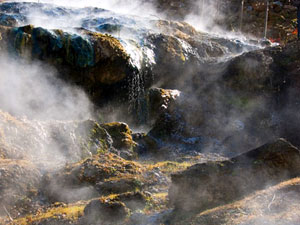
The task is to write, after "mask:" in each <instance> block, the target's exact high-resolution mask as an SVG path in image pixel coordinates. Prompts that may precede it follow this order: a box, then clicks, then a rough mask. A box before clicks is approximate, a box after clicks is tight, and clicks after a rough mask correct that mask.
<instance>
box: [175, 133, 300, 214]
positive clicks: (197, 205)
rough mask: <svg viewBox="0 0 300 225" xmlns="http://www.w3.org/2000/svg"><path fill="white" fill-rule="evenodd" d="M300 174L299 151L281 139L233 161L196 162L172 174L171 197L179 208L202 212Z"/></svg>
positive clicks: (232, 159)
mask: <svg viewBox="0 0 300 225" xmlns="http://www.w3.org/2000/svg"><path fill="white" fill-rule="evenodd" d="M299 174H300V152H299V150H298V149H297V148H296V147H294V146H293V145H291V144H290V143H288V142H287V141H285V140H284V139H279V140H277V141H275V142H273V143H271V144H266V145H264V146H262V147H260V148H257V149H255V150H252V151H249V152H247V153H244V154H242V155H239V156H237V157H234V158H231V159H230V160H227V161H221V162H209V163H204V164H196V165H194V166H192V167H190V168H189V169H187V170H186V171H184V172H181V173H178V174H174V175H172V185H171V188H170V190H169V199H170V202H171V204H173V205H174V206H175V208H176V209H177V210H183V211H195V212H199V211H203V210H205V209H209V208H213V207H216V206H219V205H223V204H226V203H229V202H232V201H234V200H238V199H240V198H242V197H244V196H245V195H247V194H250V193H252V192H254V191H256V190H261V189H263V188H265V187H266V186H268V185H275V184H277V183H279V182H281V181H284V180H287V179H289V178H293V177H296V176H299Z"/></svg>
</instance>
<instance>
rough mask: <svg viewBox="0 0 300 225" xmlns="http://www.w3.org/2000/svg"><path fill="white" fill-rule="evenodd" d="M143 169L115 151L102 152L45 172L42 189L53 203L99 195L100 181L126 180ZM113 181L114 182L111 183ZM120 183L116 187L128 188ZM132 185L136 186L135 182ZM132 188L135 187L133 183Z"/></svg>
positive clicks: (138, 174)
mask: <svg viewBox="0 0 300 225" xmlns="http://www.w3.org/2000/svg"><path fill="white" fill-rule="evenodd" d="M142 171H143V168H142V167H141V166H140V165H139V164H138V163H134V162H131V161H126V160H124V159H122V158H121V157H119V156H117V155H115V154H112V153H105V154H104V153H99V154H98V155H94V156H92V157H89V158H87V159H85V160H83V161H80V162H78V163H74V164H70V165H68V166H66V167H65V168H63V169H61V170H59V171H57V172H53V173H48V174H46V175H45V176H44V178H43V182H42V185H41V190H42V192H43V194H44V196H45V197H46V198H47V199H48V201H50V202H57V201H62V202H74V201H79V200H80V199H90V198H91V197H95V196H99V193H98V191H97V190H96V189H98V188H97V184H98V183H99V182H108V183H107V186H109V183H110V182H109V180H110V179H116V178H118V179H119V180H120V179H122V178H123V177H124V178H125V180H126V179H129V180H130V179H131V178H133V177H138V176H140V175H141V173H142ZM125 180H124V182H125V183H126V181H125ZM113 184H114V182H112V186H113ZM119 184H120V183H118V182H116V186H117V187H116V189H117V190H120V189H121V191H122V188H123V189H124V188H125V191H128V189H126V187H124V186H122V185H121V186H120V185H119ZM123 184H124V183H123ZM113 187H115V186H113ZM133 187H134V188H136V185H134V186H133ZM118 188H119V189H118ZM112 189H113V188H112ZM130 190H132V189H131V186H130ZM106 191H107V192H109V191H110V189H107V190H106ZM107 192H106V193H107Z"/></svg>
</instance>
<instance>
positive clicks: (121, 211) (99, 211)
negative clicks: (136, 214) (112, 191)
mask: <svg viewBox="0 0 300 225" xmlns="http://www.w3.org/2000/svg"><path fill="white" fill-rule="evenodd" d="M128 213H129V212H128V209H127V208H126V206H125V205H124V203H122V202H117V201H112V202H104V201H101V200H100V199H97V200H93V201H91V202H90V203H89V204H87V206H86V207H85V208H84V217H85V219H86V221H87V222H88V224H92V223H96V224H97V223H101V224H119V223H120V222H122V221H124V220H125V219H126V217H127V216H128Z"/></svg>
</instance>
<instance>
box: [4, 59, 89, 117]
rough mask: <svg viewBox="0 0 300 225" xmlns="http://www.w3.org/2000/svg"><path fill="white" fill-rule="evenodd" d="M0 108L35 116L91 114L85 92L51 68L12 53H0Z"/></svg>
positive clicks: (18, 115)
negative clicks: (15, 56) (58, 76)
mask: <svg viewBox="0 0 300 225" xmlns="http://www.w3.org/2000/svg"><path fill="white" fill-rule="evenodd" d="M0 67H1V68H2V69H1V71H0V81H1V87H0V108H1V109H2V110H5V111H7V112H9V113H10V114H12V115H14V116H17V117H23V116H26V117H27V118H29V119H36V120H71V119H72V120H83V119H88V118H91V108H92V104H91V103H90V101H89V99H88V97H87V96H86V94H85V93H84V92H83V91H82V90H80V89H79V88H77V87H72V86H70V85H68V84H66V83H64V82H63V81H61V80H59V79H58V78H57V77H56V72H55V70H54V69H53V68H51V67H50V66H48V65H45V64H42V63H40V62H31V63H30V62H28V61H25V60H21V59H15V58H13V57H12V56H7V55H3V54H2V55H1V56H0Z"/></svg>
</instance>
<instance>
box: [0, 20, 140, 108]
mask: <svg viewBox="0 0 300 225" xmlns="http://www.w3.org/2000/svg"><path fill="white" fill-rule="evenodd" d="M29 28H30V29H29ZM1 30H5V34H4V35H2V40H1V42H0V46H1V48H2V49H3V50H6V51H7V52H10V53H12V52H13V53H16V54H17V55H20V56H22V57H24V58H31V59H38V60H42V61H44V62H47V63H49V64H50V65H52V66H54V67H55V68H56V69H57V71H58V74H59V76H60V77H61V78H62V79H64V80H66V81H68V82H73V83H76V84H78V85H80V86H82V87H83V88H85V89H86V90H87V91H88V93H89V94H90V96H91V97H92V99H93V100H97V102H98V104H100V103H101V101H103V102H104V101H105V100H107V98H112V97H113V96H116V95H117V94H121V93H120V92H121V90H122V91H123V89H124V88H123V89H122V88H121V83H122V82H123V85H124V83H126V82H127V81H126V79H128V78H129V76H131V75H132V73H133V71H135V70H136V69H135V68H134V66H133V65H132V64H131V62H130V58H129V56H128V54H127V53H126V52H125V50H124V48H123V46H122V45H121V43H120V42H119V40H117V39H116V38H114V37H112V36H110V35H106V34H101V33H96V32H90V31H86V30H84V29H79V30H78V31H77V34H71V33H68V32H64V31H62V30H47V29H44V28H41V27H33V26H31V25H28V26H25V27H15V28H12V27H5V28H3V27H2V28H0V33H2V31H1ZM113 85H116V86H115V88H117V87H118V89H119V93H116V92H114V93H108V90H110V92H111V90H112V89H111V88H109V87H112V86H113ZM118 85H119V86H118ZM125 86H126V85H125Z"/></svg>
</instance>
